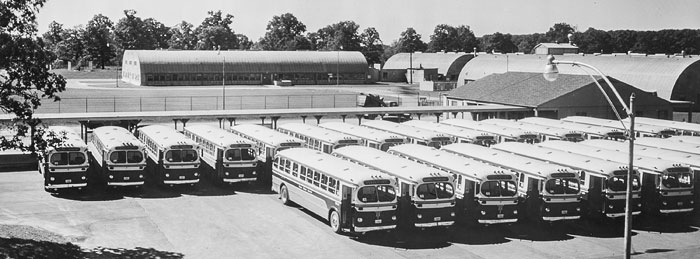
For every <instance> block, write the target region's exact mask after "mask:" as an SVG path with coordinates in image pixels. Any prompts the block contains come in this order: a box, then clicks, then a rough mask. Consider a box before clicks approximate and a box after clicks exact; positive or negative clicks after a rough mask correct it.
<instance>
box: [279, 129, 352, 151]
mask: <svg viewBox="0 0 700 259" xmlns="http://www.w3.org/2000/svg"><path fill="white" fill-rule="evenodd" d="M277 131H279V132H282V133H285V134H287V135H290V136H293V137H295V138H298V139H301V140H303V141H306V147H308V148H311V149H315V150H318V151H322V152H323V153H326V154H330V153H333V150H335V149H336V148H340V147H344V146H350V145H361V144H362V140H360V139H359V138H357V137H353V136H350V135H348V134H345V133H340V132H337V131H334V130H329V129H325V128H321V127H318V126H314V125H309V124H304V123H287V124H284V125H282V126H279V127H277Z"/></svg>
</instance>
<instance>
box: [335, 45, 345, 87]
mask: <svg viewBox="0 0 700 259" xmlns="http://www.w3.org/2000/svg"><path fill="white" fill-rule="evenodd" d="M341 50H343V46H340V48H339V49H338V56H337V60H336V62H335V86H339V85H340V51H341Z"/></svg>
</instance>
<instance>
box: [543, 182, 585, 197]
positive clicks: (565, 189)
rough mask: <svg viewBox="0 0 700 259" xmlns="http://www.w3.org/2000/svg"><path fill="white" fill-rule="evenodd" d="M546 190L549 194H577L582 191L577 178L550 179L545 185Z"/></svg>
mask: <svg viewBox="0 0 700 259" xmlns="http://www.w3.org/2000/svg"><path fill="white" fill-rule="evenodd" d="M544 189H545V190H546V191H547V193H549V194H577V193H578V192H579V190H580V189H579V183H578V179H576V178H556V179H549V180H547V183H545V185H544Z"/></svg>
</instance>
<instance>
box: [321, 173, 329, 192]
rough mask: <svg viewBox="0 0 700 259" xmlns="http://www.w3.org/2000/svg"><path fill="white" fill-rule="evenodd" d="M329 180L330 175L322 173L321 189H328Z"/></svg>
mask: <svg viewBox="0 0 700 259" xmlns="http://www.w3.org/2000/svg"><path fill="white" fill-rule="evenodd" d="M327 181H328V176H326V175H325V174H324V175H321V189H324V190H326V189H328V183H327Z"/></svg>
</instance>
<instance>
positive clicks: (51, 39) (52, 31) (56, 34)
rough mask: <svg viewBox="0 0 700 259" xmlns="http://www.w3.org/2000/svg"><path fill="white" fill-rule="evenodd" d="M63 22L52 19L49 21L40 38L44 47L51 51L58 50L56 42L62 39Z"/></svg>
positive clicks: (55, 51)
mask: <svg viewBox="0 0 700 259" xmlns="http://www.w3.org/2000/svg"><path fill="white" fill-rule="evenodd" d="M62 36H63V24H60V23H57V22H56V21H52V22H51V23H49V30H48V31H46V32H45V33H44V34H43V35H41V38H42V39H43V40H44V43H45V44H46V48H47V49H48V50H50V51H51V52H53V53H57V52H58V44H59V43H60V42H61V41H62V40H63V37H62Z"/></svg>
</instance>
